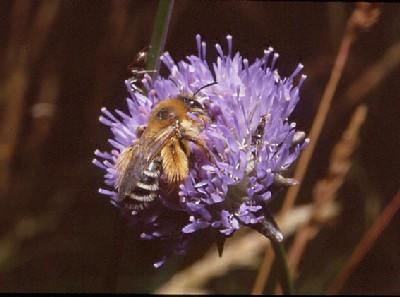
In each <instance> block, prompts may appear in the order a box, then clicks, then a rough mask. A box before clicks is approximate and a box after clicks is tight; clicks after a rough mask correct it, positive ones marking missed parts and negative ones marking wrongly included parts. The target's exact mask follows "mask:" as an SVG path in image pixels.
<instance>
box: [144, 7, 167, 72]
mask: <svg viewBox="0 0 400 297" xmlns="http://www.w3.org/2000/svg"><path fill="white" fill-rule="evenodd" d="M173 6H174V0H160V2H159V3H158V9H157V13H156V18H155V22H154V27H153V34H152V36H151V43H150V49H149V53H148V58H147V63H146V70H155V71H156V73H157V72H158V71H159V68H160V59H159V57H160V54H161V51H163V50H164V46H165V40H166V38H167V33H168V27H169V21H170V19H171V14H172V8H173Z"/></svg>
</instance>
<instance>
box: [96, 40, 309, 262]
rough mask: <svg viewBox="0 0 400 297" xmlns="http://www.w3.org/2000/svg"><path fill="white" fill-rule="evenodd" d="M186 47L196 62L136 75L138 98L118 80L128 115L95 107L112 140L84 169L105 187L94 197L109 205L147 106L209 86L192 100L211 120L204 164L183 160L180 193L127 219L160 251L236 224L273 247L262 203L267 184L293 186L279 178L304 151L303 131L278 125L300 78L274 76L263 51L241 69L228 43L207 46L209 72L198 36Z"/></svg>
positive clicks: (273, 56) (226, 233)
mask: <svg viewBox="0 0 400 297" xmlns="http://www.w3.org/2000/svg"><path fill="white" fill-rule="evenodd" d="M196 39H197V47H198V55H197V56H188V57H187V59H186V60H182V61H180V62H179V63H175V62H174V61H173V59H172V58H171V56H170V55H169V53H164V54H163V55H162V57H161V61H162V62H163V64H164V65H165V66H166V67H167V69H168V71H169V76H168V78H163V77H161V76H158V77H156V78H155V79H153V80H152V79H151V78H150V77H149V76H146V77H145V79H144V80H143V86H144V87H145V89H146V91H147V95H143V94H141V93H140V92H138V89H137V88H133V87H132V86H130V84H129V83H128V82H127V87H128V91H129V95H130V96H129V97H128V98H127V105H128V111H129V113H128V114H127V113H124V112H122V111H120V110H115V112H114V113H111V112H109V111H108V110H107V109H105V108H103V109H102V113H103V115H102V116H100V122H101V123H103V124H105V125H107V126H108V127H110V129H111V131H112V133H113V137H112V138H111V139H109V140H108V141H109V143H110V144H111V145H112V146H113V149H112V150H111V152H109V153H108V152H100V151H98V150H96V152H95V155H96V156H97V157H98V158H99V160H97V159H95V160H94V161H93V162H94V163H95V164H96V165H97V166H98V167H100V168H102V169H103V170H104V171H105V176H104V178H105V184H106V185H107V186H109V189H108V190H107V189H100V190H99V192H100V193H102V194H105V195H108V196H109V197H110V198H111V201H112V202H113V203H114V204H115V205H117V203H116V201H117V193H116V190H115V188H114V187H115V180H116V170H115V161H116V158H117V157H118V154H119V153H120V152H121V151H122V150H123V149H124V148H126V147H127V146H129V145H131V144H132V142H133V141H134V140H135V139H136V133H135V131H137V128H138V126H140V125H146V123H147V119H148V116H149V113H150V111H151V109H152V107H153V106H154V105H155V104H157V103H158V102H159V101H161V100H164V99H167V98H171V97H176V96H177V95H178V94H180V93H187V94H194V93H195V92H196V91H197V90H198V89H200V88H201V87H202V86H204V85H206V84H209V83H211V82H214V81H215V82H216V84H215V85H212V86H210V87H207V88H204V89H203V90H201V92H200V94H199V95H198V100H199V101H200V102H201V103H202V104H203V105H204V106H205V108H206V110H207V112H208V114H209V116H210V118H211V122H210V123H209V124H208V125H207V126H206V127H205V128H204V130H203V131H202V135H201V136H202V138H203V139H204V140H205V142H206V145H207V148H208V149H209V150H210V152H211V153H212V161H211V162H209V161H208V160H205V159H204V158H202V156H201V155H200V154H196V153H194V154H193V155H191V158H193V162H191V164H193V165H192V166H191V168H190V173H189V176H188V177H187V178H186V179H185V181H184V182H183V183H182V184H181V185H180V188H179V189H180V190H179V193H178V196H179V197H176V199H175V201H174V202H171V199H170V197H167V191H163V189H161V190H160V193H159V197H158V199H157V200H156V201H155V202H154V203H152V205H150V207H148V208H147V209H145V210H143V211H139V212H137V213H136V212H134V214H133V215H131V216H130V218H131V219H132V222H133V223H134V224H135V226H136V229H137V230H140V232H141V235H140V236H141V238H143V239H148V240H163V241H165V243H166V245H165V246H166V248H167V249H168V251H166V253H170V252H175V253H183V252H185V251H186V249H187V244H188V243H189V242H190V239H191V237H192V236H194V234H196V233H197V232H199V231H200V230H215V231H216V232H217V234H219V236H220V237H221V238H226V237H230V236H232V235H233V234H234V232H235V231H237V230H238V229H239V228H240V227H241V226H249V227H252V228H254V229H256V230H258V231H260V232H262V233H263V234H264V235H266V236H268V237H270V238H271V237H272V239H274V240H282V238H281V234H280V233H279V232H278V233H276V234H272V235H271V234H270V232H271V228H270V226H271V222H270V220H269V219H268V218H267V216H266V214H267V204H268V201H269V200H270V199H271V197H272V196H273V194H274V192H273V190H272V186H273V185H274V186H282V185H286V186H288V185H292V184H295V181H294V180H293V179H290V178H285V177H284V173H285V171H286V170H287V169H288V168H289V167H290V166H291V164H292V163H293V162H294V161H295V160H296V159H297V157H298V156H299V154H300V151H301V150H302V149H303V148H304V146H305V145H306V144H307V143H308V139H307V138H305V134H304V132H301V131H296V129H295V127H296V125H295V123H293V122H290V121H289V119H288V118H289V116H290V114H291V113H292V111H293V109H294V107H295V106H296V104H297V102H298V100H299V89H300V87H301V85H302V83H303V82H304V79H305V76H304V75H303V76H300V77H299V78H298V74H299V73H300V71H301V69H302V68H303V66H302V65H301V64H299V65H298V66H297V67H296V69H295V70H294V71H293V73H292V74H291V75H290V76H288V77H285V78H282V77H281V76H280V75H279V74H278V71H277V70H276V69H275V64H276V61H277V58H278V54H277V53H274V51H273V49H272V48H269V49H268V50H265V51H264V54H263V56H262V57H261V58H260V59H256V60H255V61H254V62H253V63H250V62H249V61H248V60H247V59H245V58H243V57H242V56H241V55H240V54H239V53H238V52H237V53H233V52H232V37H231V36H227V42H228V50H227V53H224V52H223V50H222V48H221V46H220V45H219V44H217V45H216V46H215V47H216V50H217V53H218V58H217V60H216V62H215V63H213V64H212V65H209V64H208V63H207V61H206V44H205V43H204V42H202V41H201V38H200V36H197V37H196ZM295 81H297V82H295ZM168 198H169V199H168ZM272 225H273V224H272ZM272 232H273V230H272ZM161 263H162V261H161V262H158V263H156V264H155V266H159V265H160V264H161Z"/></svg>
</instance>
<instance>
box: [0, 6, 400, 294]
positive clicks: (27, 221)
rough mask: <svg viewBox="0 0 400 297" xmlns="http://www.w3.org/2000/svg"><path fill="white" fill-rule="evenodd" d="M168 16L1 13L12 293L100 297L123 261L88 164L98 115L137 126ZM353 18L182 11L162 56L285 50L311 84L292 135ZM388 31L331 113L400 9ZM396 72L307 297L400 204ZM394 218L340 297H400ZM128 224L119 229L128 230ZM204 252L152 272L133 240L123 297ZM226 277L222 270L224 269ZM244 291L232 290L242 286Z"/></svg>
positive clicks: (395, 37) (271, 9) (92, 10)
mask: <svg viewBox="0 0 400 297" xmlns="http://www.w3.org/2000/svg"><path fill="white" fill-rule="evenodd" d="M156 8H157V1H123V0H115V1H76V0H72V1H65V0H63V1H56V0H54V1H51V0H50V1H43V0H41V1H25V0H20V1H16V0H15V1H1V2H0V12H1V18H0V44H1V45H2V46H1V47H0V124H1V126H0V133H2V134H1V139H0V141H1V143H0V145H1V146H0V158H1V159H0V174H1V177H0V183H1V184H0V195H1V196H0V198H1V200H0V203H1V208H0V222H1V223H0V231H1V232H0V234H1V236H0V291H11V292H13V291H14V292H15V291H17V292H104V291H107V290H108V289H109V288H108V287H107V282H108V281H110V280H109V277H110V276H107V275H108V274H107V272H108V271H109V269H110V267H109V263H110V262H112V259H114V258H115V257H116V256H115V254H116V253H118V252H117V251H118V248H119V245H118V244H116V240H117V242H118V239H116V238H115V232H116V231H115V230H116V229H115V226H117V229H118V228H121V225H123V221H122V220H116V218H117V212H116V210H115V209H114V208H113V207H112V206H111V204H109V202H108V200H107V198H105V196H101V195H99V194H97V188H98V187H100V186H102V182H103V180H102V174H103V173H102V171H101V170H99V169H97V168H96V167H95V166H94V165H92V164H91V160H92V158H93V151H94V150H95V149H96V148H99V149H101V150H108V149H109V148H110V146H109V145H108V144H107V138H108V137H109V136H110V135H111V133H110V131H109V130H108V129H107V128H106V127H104V126H103V125H101V124H100V123H99V122H98V116H99V115H100V108H101V107H103V106H106V107H107V108H109V109H114V108H119V109H122V110H125V111H126V110H127V108H126V106H125V97H126V96H127V92H126V89H125V86H124V83H123V81H124V80H125V79H126V78H127V77H128V76H129V72H128V71H127V65H128V64H129V63H131V61H132V59H133V57H134V56H135V55H136V53H137V52H138V51H139V50H140V49H142V48H143V47H145V46H146V45H148V44H149V42H150V36H151V32H152V24H153V21H154V16H155V12H156ZM353 8H354V4H351V3H340V2H338V3H313V2H290V3H289V2H261V1H259V2H247V1H246V2H241V1H235V2H229V1H218V2H213V1H176V2H175V6H174V10H173V13H172V19H171V23H170V28H169V33H168V36H167V41H166V46H165V49H166V50H168V51H169V52H170V53H171V55H172V56H173V57H174V59H175V60H180V59H182V58H184V56H185V55H189V54H192V53H195V51H196V43H195V35H196V34H197V33H200V34H201V35H202V36H203V38H204V39H205V41H206V42H207V44H208V50H207V55H208V58H209V60H210V61H212V60H213V59H212V58H213V57H215V53H214V50H213V46H214V44H215V43H216V42H218V43H221V44H222V45H225V36H226V35H227V34H228V33H229V34H231V35H233V38H234V49H236V50H239V51H240V52H241V54H243V55H244V56H246V57H248V58H249V60H250V61H252V60H253V59H255V58H256V57H259V56H261V55H262V51H263V49H264V48H267V47H268V46H273V47H274V49H275V50H276V51H277V52H279V54H280V58H279V60H278V69H279V72H280V74H282V75H283V76H286V75H288V74H290V73H291V72H292V70H293V69H294V68H295V67H296V65H297V63H299V62H301V63H303V64H304V65H305V69H304V70H303V73H305V74H307V75H308V79H307V80H306V82H305V85H304V87H303V89H302V95H301V101H300V103H299V104H298V106H297V108H296V111H295V113H294V115H293V120H295V121H296V122H297V124H298V127H299V128H300V129H301V130H305V131H309V129H310V127H311V124H312V121H313V118H314V115H315V111H316V109H317V107H318V103H319V101H320V98H321V95H322V92H323V90H324V88H325V85H326V82H327V80H328V78H329V74H330V71H331V67H332V65H333V62H334V60H335V56H336V53H337V50H338V47H339V43H340V40H341V36H342V34H343V32H344V28H345V24H346V21H347V18H348V17H349V15H350V14H351V12H352V10H353ZM381 9H382V13H381V17H380V20H379V21H378V23H377V24H376V25H375V26H373V27H372V28H371V30H370V31H369V32H366V33H363V34H362V35H361V37H360V38H359V39H358V40H357V42H356V43H355V45H354V47H353V48H352V50H351V53H350V57H349V61H348V63H347V65H346V68H345V72H344V75H343V77H342V80H341V82H340V84H339V87H338V90H337V93H336V96H335V98H334V101H333V104H332V105H333V106H332V108H336V107H338V106H339V107H340V106H346V102H345V99H346V98H345V97H344V94H345V91H346V89H347V88H348V87H349V86H350V85H351V84H352V83H353V82H354V81H355V80H356V79H357V78H358V77H359V76H360V75H362V74H363V73H365V71H366V69H367V67H368V66H369V65H371V64H373V63H374V62H376V61H377V60H379V59H380V58H381V57H382V56H383V55H384V53H385V51H386V50H387V49H388V47H390V46H391V45H393V44H395V43H396V42H399V34H398V32H400V17H399V16H400V6H399V5H398V4H389V3H384V4H382V5H381ZM399 75H400V71H399V67H395V68H394V70H393V71H392V72H390V73H388V74H387V76H386V78H385V79H384V80H383V81H382V83H380V84H379V85H378V86H377V87H376V88H374V89H373V90H372V92H369V93H368V94H367V96H366V97H365V98H364V100H363V101H364V102H366V103H367V105H368V107H369V111H368V116H367V120H366V123H365V124H364V126H363V128H362V130H361V142H360V145H359V148H358V150H357V151H356V153H355V155H354V157H353V167H352V169H351V170H350V172H349V174H348V177H347V180H346V182H345V184H344V185H343V187H342V188H341V190H340V192H339V194H338V201H339V202H340V203H341V205H342V208H343V211H342V213H341V214H340V215H339V217H338V218H337V219H336V220H335V221H334V222H332V223H331V224H329V225H327V226H326V227H325V228H323V229H322V231H321V232H320V233H319V235H318V236H317V237H316V238H315V239H314V240H313V241H312V242H310V244H309V246H308V248H307V250H306V252H305V255H304V256H303V258H302V260H301V263H300V271H301V276H300V278H299V280H298V281H297V283H296V287H297V289H298V291H299V292H303V293H316V292H324V290H325V289H326V287H327V285H328V284H329V283H330V282H331V281H332V280H333V278H334V276H335V274H336V273H337V272H338V271H339V270H340V265H342V264H343V263H344V260H345V259H346V258H347V257H348V256H349V255H350V253H351V251H352V250H353V248H354V246H355V245H356V243H357V242H358V241H359V240H360V238H361V236H362V235H363V233H364V232H365V231H366V230H367V229H368V227H369V226H370V225H371V224H372V223H373V222H374V220H375V218H376V217H377V215H378V214H379V213H380V212H381V210H382V209H383V207H384V206H385V205H386V204H387V203H388V202H389V201H390V199H391V198H392V197H393V196H394V194H395V193H396V192H397V190H398V188H399V180H400V171H399V168H400V155H399V153H398V148H399V146H400V136H399V135H400V125H399V121H398V118H399V112H400V84H399V77H400V76H399ZM351 112H352V109H351V108H344V109H342V112H340V113H338V112H331V113H329V115H328V122H327V125H326V127H325V129H324V131H323V134H322V136H321V138H320V140H319V143H318V146H317V148H316V150H315V153H314V156H313V159H312V161H311V165H310V167H309V169H308V172H307V178H306V179H305V180H304V183H303V186H302V190H301V192H300V195H299V202H300V203H306V202H310V195H311V193H312V189H313V185H314V184H315V182H316V181H317V180H318V178H320V177H321V176H323V175H324V173H325V171H326V168H327V166H328V162H329V159H328V157H329V153H330V151H331V149H332V147H333V145H334V144H335V143H336V142H337V141H338V139H339V137H340V135H341V133H342V131H343V129H344V128H345V127H346V124H347V122H348V120H349V118H350V115H351ZM399 218H400V216H399V215H398V214H397V215H396V216H395V217H394V219H393V220H392V223H391V224H390V225H389V226H388V228H387V229H386V230H385V231H384V232H383V233H382V234H381V236H380V238H379V239H378V240H377V241H376V243H375V245H374V247H373V248H372V250H371V251H370V252H369V253H368V254H367V255H366V257H365V258H364V259H363V261H362V262H361V263H360V265H359V266H358V267H357V269H356V270H355V271H354V273H353V274H352V275H351V277H350V279H349V280H348V282H347V283H346V286H345V287H344V288H343V290H342V291H341V293H363V294H365V293H381V294H394V293H397V294H399V293H400V282H399V279H400V248H399V247H400V232H399V227H400V224H399ZM116 222H117V223H116ZM208 248H209V245H207V244H197V245H195V246H194V247H193V248H192V249H191V250H190V252H189V253H188V255H187V256H185V257H174V258H173V259H171V260H170V261H169V262H167V264H166V265H165V266H164V267H162V268H160V269H158V270H155V269H153V267H152V261H153V260H154V257H155V256H156V255H157V252H158V250H159V247H158V246H157V245H154V244H152V243H149V242H142V241H139V240H136V239H135V238H134V234H133V232H132V231H130V230H129V231H127V233H126V235H125V243H124V247H123V248H122V254H120V256H121V264H120V265H119V267H118V271H117V274H116V275H115V276H116V277H117V278H118V283H117V289H116V291H118V292H152V291H153V290H155V289H156V288H158V287H159V286H160V285H161V284H163V283H164V282H165V281H167V280H168V279H169V278H171V276H172V275H173V274H174V272H176V271H179V270H181V269H183V268H184V267H187V266H188V265H190V264H191V263H193V262H194V261H195V260H196V259H198V258H199V257H201V255H202V254H203V253H204V252H205V251H207V250H208ZM216 261H218V258H217V256H216ZM255 276H256V270H250V269H248V270H243V271H240V270H239V271H233V272H231V273H229V274H227V275H225V276H224V277H223V278H221V280H220V281H218V280H213V281H212V282H210V284H209V289H210V290H211V292H216V293H248V292H250V290H251V287H252V284H253V282H254V279H255ZM233 283H235V284H236V285H234V286H233V285H232V284H233Z"/></svg>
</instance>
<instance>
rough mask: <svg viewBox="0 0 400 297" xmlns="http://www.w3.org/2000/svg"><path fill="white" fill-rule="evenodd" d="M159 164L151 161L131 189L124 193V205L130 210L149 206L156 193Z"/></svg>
mask: <svg viewBox="0 0 400 297" xmlns="http://www.w3.org/2000/svg"><path fill="white" fill-rule="evenodd" d="M159 176H160V165H159V162H157V161H152V162H151V163H150V164H149V166H148V168H146V170H144V171H143V172H142V174H141V175H140V178H139V180H138V182H137V183H136V184H135V187H134V188H133V190H132V191H131V192H130V193H129V194H127V195H125V199H124V202H123V203H124V207H125V208H128V209H130V210H141V209H144V208H146V207H148V206H149V203H151V202H152V201H154V200H155V199H156V197H157V195H158V193H157V191H158V189H159Z"/></svg>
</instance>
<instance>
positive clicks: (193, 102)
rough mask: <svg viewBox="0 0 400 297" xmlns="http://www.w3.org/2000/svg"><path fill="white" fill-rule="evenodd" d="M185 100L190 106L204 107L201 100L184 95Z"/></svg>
mask: <svg viewBox="0 0 400 297" xmlns="http://www.w3.org/2000/svg"><path fill="white" fill-rule="evenodd" d="M183 102H184V103H185V105H186V106H187V107H189V108H200V109H203V106H202V105H201V104H200V102H198V101H196V100H193V99H191V98H187V97H184V98H183Z"/></svg>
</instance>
